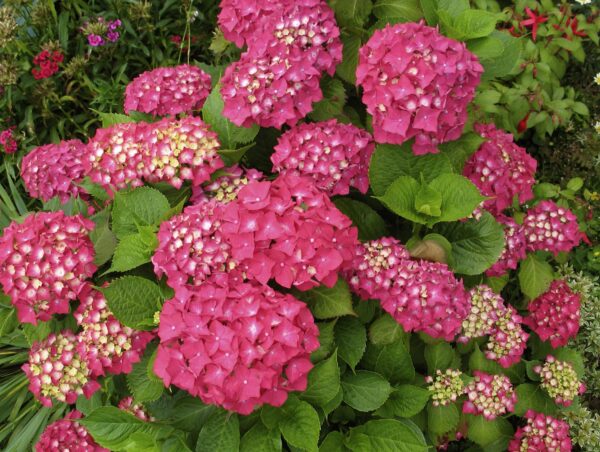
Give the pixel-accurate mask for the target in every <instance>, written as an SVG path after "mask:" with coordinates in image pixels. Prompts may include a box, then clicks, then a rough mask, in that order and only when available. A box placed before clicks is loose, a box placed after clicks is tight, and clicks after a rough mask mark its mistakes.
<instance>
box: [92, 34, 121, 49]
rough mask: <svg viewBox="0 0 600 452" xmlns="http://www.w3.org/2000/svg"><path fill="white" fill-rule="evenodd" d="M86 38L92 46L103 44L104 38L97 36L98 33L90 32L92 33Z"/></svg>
mask: <svg viewBox="0 0 600 452" xmlns="http://www.w3.org/2000/svg"><path fill="white" fill-rule="evenodd" d="M117 38H118V37H117ZM87 39H88V43H89V44H90V45H91V46H92V47H98V46H101V45H104V39H102V36H98V35H95V34H93V33H92V34H89V35H88V37H87Z"/></svg>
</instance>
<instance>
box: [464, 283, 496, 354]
mask: <svg viewBox="0 0 600 452" xmlns="http://www.w3.org/2000/svg"><path fill="white" fill-rule="evenodd" d="M469 298H470V304H471V309H470V310H469V315H468V316H467V318H466V319H465V320H463V323H462V333H461V336H460V338H459V342H468V341H469V340H471V339H474V338H477V337H482V336H487V335H490V334H492V333H493V332H494V330H495V328H496V324H497V322H498V319H499V317H500V316H501V315H502V314H503V313H504V312H505V311H506V307H505V306H504V300H503V299H502V297H501V296H500V295H498V294H497V293H495V292H494V291H493V290H492V289H491V288H489V287H488V286H486V285H484V284H480V285H479V286H475V287H474V288H472V289H471V290H470V291H469Z"/></svg>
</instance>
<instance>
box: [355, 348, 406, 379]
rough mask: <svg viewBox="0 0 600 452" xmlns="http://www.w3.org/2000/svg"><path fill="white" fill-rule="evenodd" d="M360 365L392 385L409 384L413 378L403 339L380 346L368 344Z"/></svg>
mask: <svg viewBox="0 0 600 452" xmlns="http://www.w3.org/2000/svg"><path fill="white" fill-rule="evenodd" d="M362 364H363V365H364V367H365V368H367V369H370V370H373V371H375V372H377V373H380V374H381V375H383V376H384V377H386V378H387V379H388V380H389V381H390V382H392V383H393V384H398V383H409V382H412V381H413V380H414V378H415V368H414V366H413V363H412V359H411V356H410V352H409V350H408V348H407V346H406V344H405V342H404V338H402V339H399V340H397V341H396V342H393V343H391V344H387V345H382V346H378V345H374V344H371V343H369V344H368V345H367V351H366V352H365V355H364V357H363V360H362Z"/></svg>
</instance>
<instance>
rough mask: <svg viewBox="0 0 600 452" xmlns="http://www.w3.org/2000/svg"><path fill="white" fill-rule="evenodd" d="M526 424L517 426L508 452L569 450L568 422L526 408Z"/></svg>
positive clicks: (565, 451) (570, 446) (562, 451)
mask: <svg viewBox="0 0 600 452" xmlns="http://www.w3.org/2000/svg"><path fill="white" fill-rule="evenodd" d="M525 418H526V419H527V424H526V425H525V426H524V427H519V428H518V429H517V431H516V432H515V436H514V437H513V439H512V440H511V441H510V443H509V444H508V452H571V449H572V443H571V438H569V424H567V423H566V422H565V421H562V420H560V419H556V418H554V417H552V416H547V415H545V414H543V413H537V412H535V411H533V410H527V412H526V413H525Z"/></svg>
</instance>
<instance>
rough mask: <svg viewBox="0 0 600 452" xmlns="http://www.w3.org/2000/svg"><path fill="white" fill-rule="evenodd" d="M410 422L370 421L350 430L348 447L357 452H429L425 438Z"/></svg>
mask: <svg viewBox="0 0 600 452" xmlns="http://www.w3.org/2000/svg"><path fill="white" fill-rule="evenodd" d="M411 426H414V424H412V423H409V421H406V422H402V421H398V420H394V419H380V420H374V421H369V422H367V423H365V424H363V425H361V426H359V427H355V428H353V429H351V430H350V434H349V436H348V439H347V441H346V446H347V447H349V448H350V449H351V450H353V451H355V452H367V451H373V452H375V451H376V452H427V451H428V450H429V449H428V447H427V444H426V443H425V438H423V435H422V434H421V433H420V432H419V430H418V428H414V427H416V426H414V427H411Z"/></svg>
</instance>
